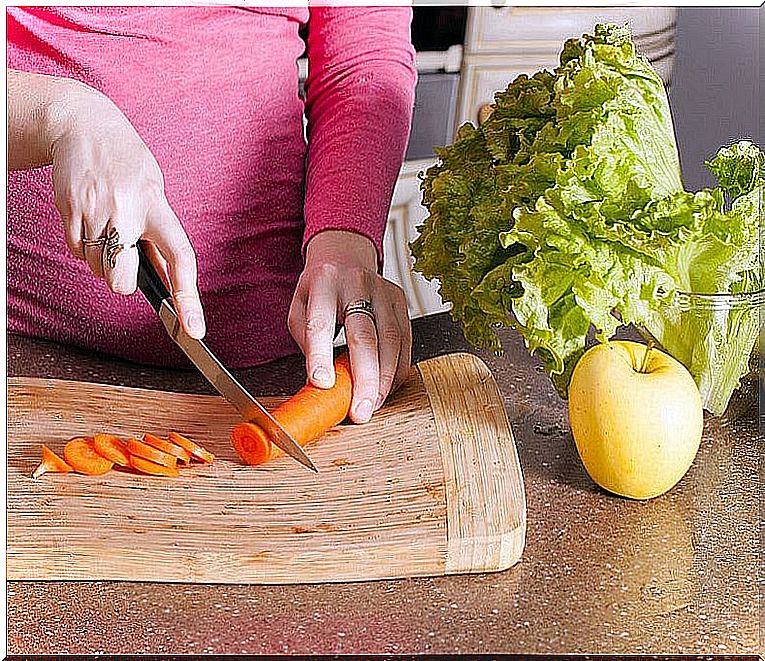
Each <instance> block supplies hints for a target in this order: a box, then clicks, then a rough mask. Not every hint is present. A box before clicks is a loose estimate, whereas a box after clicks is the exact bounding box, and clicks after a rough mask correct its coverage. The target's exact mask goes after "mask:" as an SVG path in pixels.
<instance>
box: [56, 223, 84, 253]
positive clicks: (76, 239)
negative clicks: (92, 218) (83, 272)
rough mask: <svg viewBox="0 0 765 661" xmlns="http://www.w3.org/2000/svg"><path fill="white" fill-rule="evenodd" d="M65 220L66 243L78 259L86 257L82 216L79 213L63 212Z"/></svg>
mask: <svg viewBox="0 0 765 661" xmlns="http://www.w3.org/2000/svg"><path fill="white" fill-rule="evenodd" d="M61 220H62V221H63V222H64V239H65V240H66V245H67V247H68V248H69V252H71V253H72V254H73V255H74V256H75V257H76V258H77V259H82V260H84V259H85V249H84V246H83V245H82V216H81V215H80V214H79V213H75V212H67V213H66V215H65V214H63V213H62V214H61Z"/></svg>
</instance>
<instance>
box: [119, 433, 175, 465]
mask: <svg viewBox="0 0 765 661" xmlns="http://www.w3.org/2000/svg"><path fill="white" fill-rule="evenodd" d="M127 449H128V452H129V453H130V454H131V455H136V456H137V457H141V459H147V460H149V461H153V462H154V463H155V464H161V465H162V466H170V467H171V468H175V466H176V463H177V461H178V459H177V458H176V457H174V456H173V455H171V454H168V453H167V452H163V451H162V450H157V448H153V447H151V445H148V444H147V443H144V442H143V441H139V440H138V439H137V438H129V439H128V442H127Z"/></svg>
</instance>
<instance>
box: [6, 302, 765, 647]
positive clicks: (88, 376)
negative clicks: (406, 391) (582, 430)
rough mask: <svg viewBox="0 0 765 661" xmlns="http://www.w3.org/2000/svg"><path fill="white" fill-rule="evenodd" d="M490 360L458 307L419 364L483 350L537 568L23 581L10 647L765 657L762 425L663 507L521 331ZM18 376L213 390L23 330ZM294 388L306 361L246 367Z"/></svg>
mask: <svg viewBox="0 0 765 661" xmlns="http://www.w3.org/2000/svg"><path fill="white" fill-rule="evenodd" d="M501 338H502V341H503V345H504V347H505V354H504V355H503V356H501V357H498V356H494V355H493V354H490V353H487V352H482V351H474V350H472V349H471V348H470V347H468V345H467V344H466V343H465V340H464V338H463V337H462V334H461V333H460V332H459V330H458V328H457V326H456V325H455V324H454V323H453V322H452V321H451V320H450V319H449V317H448V316H447V315H445V314H442V315H434V316H431V317H425V318H423V319H419V320H415V322H414V348H413V353H414V358H415V360H422V359H424V358H428V357H431V356H435V355H439V354H443V353H451V352H455V351H473V352H474V353H477V355H479V356H480V357H481V358H482V359H483V360H484V361H485V362H486V363H487V364H488V365H489V367H490V368H491V370H492V372H493V374H494V377H495V379H496V381H497V383H498V384H499V387H500V390H501V392H502V394H503V396H504V399H505V403H506V406H507V411H508V415H509V417H510V421H511V424H512V428H513V431H514V434H515V439H516V444H517V447H518V452H519V455H520V460H521V466H522V469H523V473H524V479H525V488H526V497H527V504H528V531H527V539H526V547H525V550H524V553H523V557H522V559H521V561H520V562H519V563H518V564H517V565H515V566H514V567H512V568H511V569H509V570H507V571H504V572H500V573H491V574H476V575H462V576H446V577H436V578H413V579H403V580H386V581H376V582H369V583H344V584H321V585H290V586H262V585H196V584H164V583H128V582H125V583H120V582H104V581H94V582H31V581H16V582H9V583H8V593H7V613H8V622H7V625H8V626H7V645H8V650H7V651H8V653H9V654H65V653H68V654H82V653H92V654H95V653H106V654H158V655H167V654H286V653H289V654H318V653H323V654H358V653H379V654H413V653H416V654H421V653H427V654H446V653H518V654H526V653H528V654H563V653H579V654H606V653H610V654H694V655H699V654H716V655H717V654H719V655H734V654H738V655H741V654H747V655H753V654H757V653H758V652H760V650H761V641H760V634H759V629H760V611H759V597H758V586H757V584H758V576H759V575H760V569H761V566H760V539H759V534H758V533H759V528H760V518H761V517H760V496H759V494H760V486H759V479H760V477H759V470H760V463H759V458H760V454H761V449H762V436H761V432H760V430H759V429H758V421H757V419H756V418H754V417H753V418H751V419H748V420H740V421H729V420H726V419H713V418H708V419H707V421H706V423H705V428H704V437H703V440H702V444H701V449H700V451H699V454H698V456H697V458H696V460H695V462H694V464H693V466H692V467H691V469H690V471H689V472H688V473H687V475H686V476H685V477H684V478H683V480H682V481H681V482H680V483H679V484H678V485H677V486H676V487H675V488H674V489H672V490H671V491H670V492H668V493H667V494H665V495H663V496H661V497H659V498H656V499H654V500H651V501H647V502H637V501H630V500H626V499H622V498H618V497H615V496H611V495H609V494H607V493H606V492H604V491H603V490H601V489H600V488H598V487H597V486H596V485H594V484H593V483H592V482H591V481H590V479H589V477H588V476H587V474H586V472H585V471H584V468H583V466H582V464H581V462H580V460H579V457H578V455H577V452H576V448H575V446H574V442H573V439H572V437H571V433H570V430H569V427H568V422H567V416H566V407H565V403H564V402H563V401H562V400H561V399H560V398H558V396H557V395H556V394H555V392H554V391H553V389H552V386H551V384H550V382H549V380H548V379H547V377H546V376H545V375H544V373H543V372H542V371H541V369H540V368H539V367H538V365H537V363H536V361H535V360H534V359H532V358H530V357H529V356H528V353H527V352H526V350H525V348H524V347H523V344H522V342H521V341H520V339H519V337H518V336H517V335H516V334H515V333H514V332H512V331H510V330H504V331H502V332H501ZM7 347H8V348H7V352H8V363H7V368H8V375H9V376H40V377H54V378H64V379H72V380H84V381H94V382H100V383H111V384H121V385H128V386H141V387H146V388H155V389H167V390H178V391H185V392H199V393H210V392H211V390H210V389H209V386H207V385H206V384H205V383H204V381H203V380H202V378H201V377H199V376H198V375H196V374H195V373H194V372H191V371H185V370H167V369H155V368H147V367H141V366H136V365H134V364H130V363H124V362H120V361H115V360H113V359H110V358H108V357H104V356H94V355H93V354H90V353H88V352H84V351H81V350H78V349H72V348H67V347H62V346H59V345H55V344H52V343H49V342H42V341H38V340H31V339H28V338H20V337H17V336H12V335H9V336H8V345H7ZM237 374H238V375H239V376H240V377H241V378H242V380H243V381H244V382H245V384H247V385H249V386H250V387H251V388H252V390H253V391H254V392H256V393H257V394H260V395H278V394H288V393H290V392H294V391H295V390H297V388H298V387H299V386H300V385H301V384H302V382H303V380H304V378H305V372H304V369H303V363H302V359H301V358H299V357H292V358H288V359H284V360H281V361H279V362H277V363H274V364H271V365H267V366H264V367H260V368H256V369H252V370H243V371H240V372H238V373H237Z"/></svg>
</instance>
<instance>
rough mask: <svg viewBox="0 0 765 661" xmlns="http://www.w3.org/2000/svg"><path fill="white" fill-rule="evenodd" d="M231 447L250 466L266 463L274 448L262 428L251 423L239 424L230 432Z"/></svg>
mask: <svg viewBox="0 0 765 661" xmlns="http://www.w3.org/2000/svg"><path fill="white" fill-rule="evenodd" d="M231 445H233V446H234V450H236V453H237V454H238V455H239V456H240V457H241V458H242V461H244V463H246V464H249V465H250V466H257V465H258V464H263V463H265V462H267V461H268V460H269V459H271V454H272V452H273V448H275V447H276V446H275V445H273V444H272V443H271V439H270V438H269V437H268V434H266V432H264V431H263V428H262V427H260V426H259V425H256V424H255V423H253V422H240V423H239V424H238V425H236V426H235V427H234V428H233V429H232V430H231Z"/></svg>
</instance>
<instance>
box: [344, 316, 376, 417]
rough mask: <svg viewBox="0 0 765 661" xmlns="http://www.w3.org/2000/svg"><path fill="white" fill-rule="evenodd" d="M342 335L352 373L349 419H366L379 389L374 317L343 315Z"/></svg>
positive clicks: (370, 415)
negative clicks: (344, 339)
mask: <svg viewBox="0 0 765 661" xmlns="http://www.w3.org/2000/svg"><path fill="white" fill-rule="evenodd" d="M344 325H345V335H346V339H347V341H348V353H349V354H350V358H351V373H352V374H353V397H352V399H351V411H350V415H351V419H352V420H353V421H354V422H358V423H362V422H367V421H368V420H369V418H371V417H372V413H373V412H374V407H375V403H376V402H377V397H378V394H379V388H380V364H379V359H378V348H377V331H376V329H375V323H374V320H373V319H372V318H371V317H369V316H368V315H366V314H359V313H356V314H350V315H348V316H346V318H345V323H344Z"/></svg>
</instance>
